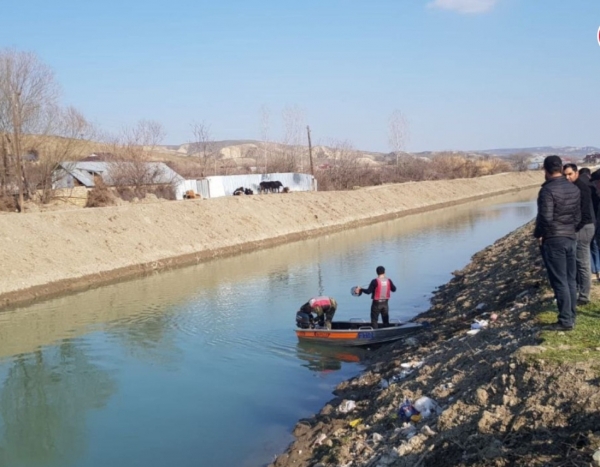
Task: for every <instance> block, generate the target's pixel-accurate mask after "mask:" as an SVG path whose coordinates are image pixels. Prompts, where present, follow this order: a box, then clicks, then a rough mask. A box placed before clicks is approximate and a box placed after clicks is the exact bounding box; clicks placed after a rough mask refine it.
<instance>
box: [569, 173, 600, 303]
mask: <svg viewBox="0 0 600 467" xmlns="http://www.w3.org/2000/svg"><path fill="white" fill-rule="evenodd" d="M563 174H564V175H565V177H567V180H569V181H570V182H571V183H573V184H574V185H575V186H576V187H577V188H579V192H580V196H581V198H580V206H581V221H580V222H579V224H578V225H577V227H575V232H576V234H577V253H576V261H577V276H576V279H577V294H578V296H577V304H579V305H586V304H588V303H589V302H590V289H591V288H592V268H591V265H590V259H591V252H590V245H591V243H592V240H593V239H594V234H595V232H596V227H595V225H596V215H595V214H594V207H593V205H592V192H591V190H590V185H589V183H588V182H587V181H586V180H585V176H579V172H578V171H577V166H576V165H575V164H565V165H564V166H563Z"/></svg>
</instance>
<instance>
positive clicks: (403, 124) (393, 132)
mask: <svg viewBox="0 0 600 467" xmlns="http://www.w3.org/2000/svg"><path fill="white" fill-rule="evenodd" d="M408 137H409V134H408V122H407V120H406V117H405V116H404V114H403V113H402V112H400V111H399V110H394V111H393V112H392V114H391V115H390V118H389V120H388V142H389V145H390V148H391V149H392V151H393V152H394V153H395V154H396V166H399V165H400V153H401V152H403V151H404V148H405V147H406V143H407V142H408Z"/></svg>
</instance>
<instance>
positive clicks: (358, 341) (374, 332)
mask: <svg viewBox="0 0 600 467" xmlns="http://www.w3.org/2000/svg"><path fill="white" fill-rule="evenodd" d="M302 315H304V316H302ZM305 317H306V315H305V314H304V313H298V314H297V315H296V325H297V326H298V329H296V336H298V339H299V340H300V341H301V342H314V343H318V344H325V345H340V346H365V345H374V344H382V343H384V342H392V341H396V340H399V339H403V338H404V337H406V336H409V335H411V334H414V333H416V332H419V331H420V330H422V329H423V328H424V327H425V326H424V325H423V324H420V323H403V322H401V321H393V320H390V324H389V326H386V327H382V326H381V325H380V327H378V328H376V329H374V328H373V326H371V323H370V322H369V321H365V320H363V319H351V320H350V321H333V322H332V323H331V329H326V328H320V327H318V326H317V327H313V325H312V324H311V323H310V322H309V321H308V320H307V319H305Z"/></svg>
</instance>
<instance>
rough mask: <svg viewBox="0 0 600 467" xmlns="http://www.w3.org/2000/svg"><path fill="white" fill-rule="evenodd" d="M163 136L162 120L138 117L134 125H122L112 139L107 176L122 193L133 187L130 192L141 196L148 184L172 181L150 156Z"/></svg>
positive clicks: (143, 194)
mask: <svg viewBox="0 0 600 467" xmlns="http://www.w3.org/2000/svg"><path fill="white" fill-rule="evenodd" d="M164 137H165V131H164V129H163V126H162V124H160V123H159V122H156V121H153V120H140V121H139V122H138V123H137V124H136V125H134V126H133V127H126V128H124V129H123V130H122V131H121V133H120V135H118V136H117V137H116V139H113V141H112V147H113V149H112V151H113V153H114V155H115V161H114V162H113V163H112V164H111V166H110V172H109V177H110V180H111V182H112V184H113V185H115V186H116V187H117V191H119V192H120V193H121V196H124V195H125V192H130V191H133V196H136V197H141V198H143V197H144V196H145V195H146V191H147V189H148V187H149V186H151V185H158V184H160V185H165V184H166V185H171V184H172V182H174V180H165V173H164V172H163V170H162V167H161V166H159V165H158V164H151V163H150V162H151V157H152V155H153V154H154V152H155V151H156V150H157V147H158V145H159V144H160V143H161V142H162V140H163V138H164Z"/></svg>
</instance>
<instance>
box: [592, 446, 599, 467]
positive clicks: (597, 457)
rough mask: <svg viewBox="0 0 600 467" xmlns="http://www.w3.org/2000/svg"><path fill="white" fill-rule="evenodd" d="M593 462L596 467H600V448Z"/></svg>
mask: <svg viewBox="0 0 600 467" xmlns="http://www.w3.org/2000/svg"><path fill="white" fill-rule="evenodd" d="M592 461H593V465H594V466H595V467H600V448H599V449H597V450H596V452H595V453H594V455H593V456H592Z"/></svg>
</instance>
